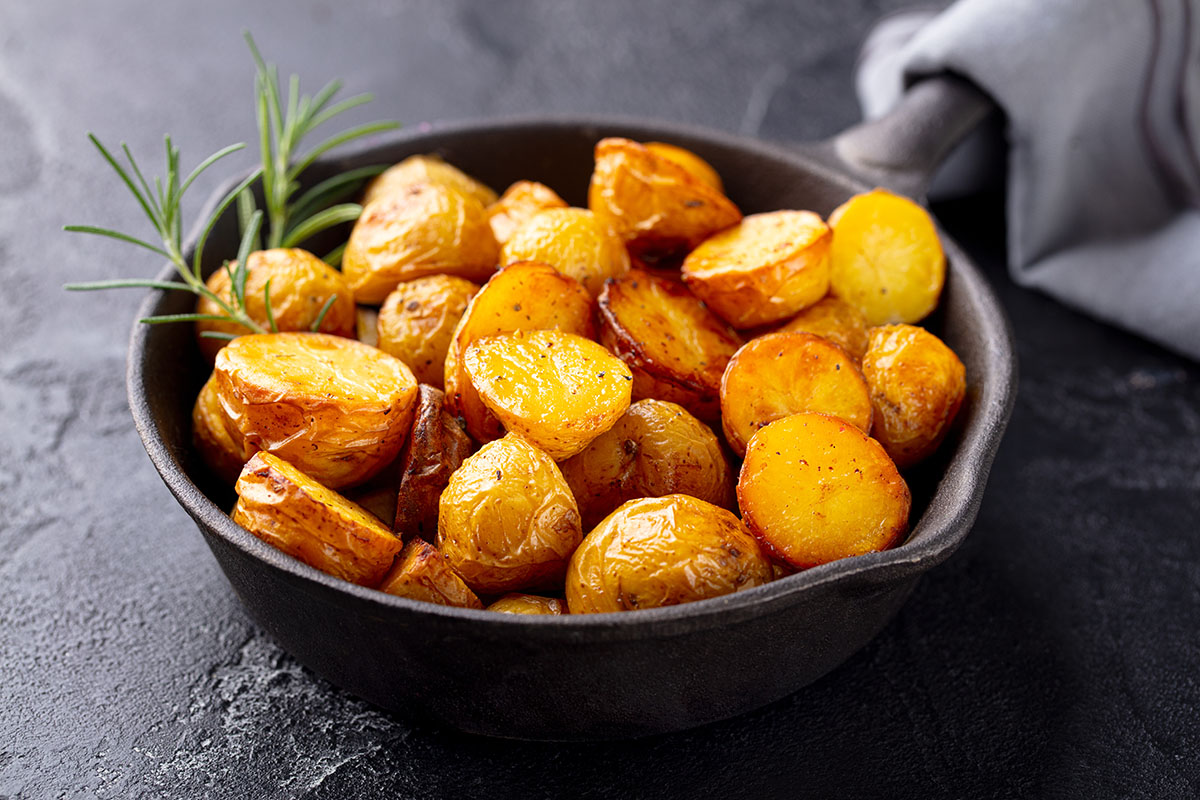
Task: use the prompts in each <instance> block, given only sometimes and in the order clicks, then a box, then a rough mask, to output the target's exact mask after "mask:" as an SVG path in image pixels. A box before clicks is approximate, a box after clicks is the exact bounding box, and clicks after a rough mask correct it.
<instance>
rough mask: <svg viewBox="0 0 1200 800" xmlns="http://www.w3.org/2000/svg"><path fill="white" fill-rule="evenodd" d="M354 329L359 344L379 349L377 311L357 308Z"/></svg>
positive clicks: (368, 307) (366, 307) (370, 308)
mask: <svg viewBox="0 0 1200 800" xmlns="http://www.w3.org/2000/svg"><path fill="white" fill-rule="evenodd" d="M355 329H356V331H357V336H358V340H359V341H360V342H362V343H363V344H369V345H371V347H379V309H378V308H375V307H374V306H359V307H358V310H357V312H356V314H355Z"/></svg>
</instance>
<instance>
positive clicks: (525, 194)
mask: <svg viewBox="0 0 1200 800" xmlns="http://www.w3.org/2000/svg"><path fill="white" fill-rule="evenodd" d="M566 207H567V201H566V200H563V199H562V198H561V197H559V196H558V194H557V193H556V192H555V191H554V190H553V189H551V188H550V187H549V186H546V185H545V184H543V183H538V182H537V181H517V182H516V183H514V184H513V185H512V186H509V187H508V189H506V190H505V192H504V194H502V195H500V199H499V200H497V201H496V202H495V203H493V204H492V205H490V206H488V210H487V213H488V223H489V224H490V225H491V226H492V235H493V236H495V237H496V241H497V242H499V243H500V245H501V246H503V245H504V243H505V242H507V241H508V237H509V236H511V235H512V232H513V231H515V230H516V229H517V228H519V227H520V226H521V225H522V224H524V222H525V221H526V220H527V219H529V218H530V217H532V216H533V215H534V214H536V213H538V212H539V211H545V210H546V209H549V208H566Z"/></svg>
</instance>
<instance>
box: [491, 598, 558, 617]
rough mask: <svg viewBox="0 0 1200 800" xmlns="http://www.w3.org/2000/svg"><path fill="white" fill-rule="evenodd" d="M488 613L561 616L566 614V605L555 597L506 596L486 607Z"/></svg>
mask: <svg viewBox="0 0 1200 800" xmlns="http://www.w3.org/2000/svg"><path fill="white" fill-rule="evenodd" d="M487 610H488V611H498V612H500V613H501V614H549V615H551V616H556V617H557V616H562V615H563V614H565V613H567V609H566V603H564V602H563V601H562V600H559V599H558V598H557V597H541V596H539V595H536V594H520V593H518V592H513V593H511V594H506V595H504V597H501V598H500V599H499V600H497V601H496V602H494V603H492V604H491V605H490V606H488V607H487Z"/></svg>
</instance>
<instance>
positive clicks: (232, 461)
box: [192, 375, 254, 486]
mask: <svg viewBox="0 0 1200 800" xmlns="http://www.w3.org/2000/svg"><path fill="white" fill-rule="evenodd" d="M192 441H193V442H194V443H195V445H196V449H197V450H199V451H200V457H201V458H203V459H204V463H205V464H207V465H208V468H209V469H210V470H212V471H213V474H215V475H216V476H217V477H218V478H220V479H221V481H222V482H223V483H225V484H227V485H229V486H232V485H233V484H234V482H235V481H237V479H238V476H239V475H241V474H242V467H243V466H245V464H246V460H247V459H248V458H250V456H251V455H253V450H254V448H248V447H247V446H246V441H245V439H244V438H243V437H241V436H238V437H237V438H236V439H235V438H234V435H233V433H231V432H230V430H229V421H228V419H227V418H226V417H225V411H224V410H223V409H222V408H221V399H220V397H219V396H218V395H217V379H216V376H215V375H210V376H209V378H208V380H207V381H205V382H204V387H203V388H202V389H201V390H200V394H198V395H196V403H195V405H193V406H192Z"/></svg>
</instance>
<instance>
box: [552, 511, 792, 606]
mask: <svg viewBox="0 0 1200 800" xmlns="http://www.w3.org/2000/svg"><path fill="white" fill-rule="evenodd" d="M771 578H772V571H771V562H770V560H769V559H768V558H767V555H766V553H765V552H764V551H763V549H762V547H761V546H760V545H759V543H758V542H757V541H756V540H755V538H754V537H753V536H751V535H750V532H749V531H747V530H746V527H745V526H744V525H743V524H742V523H741V521H740V520H739V519H738V518H737V517H736V516H734V515H733V514H731V513H730V512H728V511H726V510H725V509H723V508H718V507H717V506H714V505H712V504H711V503H706V502H704V501H703V500H699V499H697V498H695V497H690V496H688V495H684V494H672V495H668V496H666V497H653V498H650V497H648V498H643V499H641V500H630V501H629V502H628V503H625V504H624V505H623V506H621V507H620V508H619V509H617V510H616V511H614V512H613V513H612V514H610V515H609V516H608V517H606V518H605V520H604V521H603V522H601V523H600V524H599V525H598V526H597V527H596V528H595V529H594V530H592V532H591V533H589V534H588V535H587V537H586V538H585V539H584V540H583V543H582V544H580V545H579V549H578V550H576V551H575V555H574V556H572V557H571V564H570V566H569V567H568V569H567V581H566V593H567V608H568V609H569V610H570V612H571V613H572V614H594V613H598V612H604V611H633V610H636V609H640V608H658V607H660V606H671V605H677V604H679V603H687V602H691V601H692V600H704V599H705V598H709V597H718V596H720V595H723V594H729V593H731V592H736V591H739V590H741V589H749V588H750V587H752V586H759V585H761V584H764V583H767V582H768V581H770V580H771Z"/></svg>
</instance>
